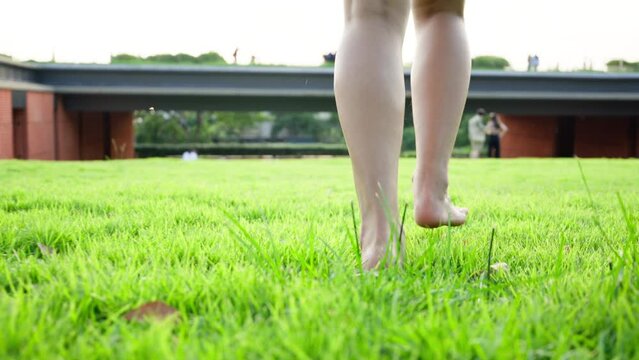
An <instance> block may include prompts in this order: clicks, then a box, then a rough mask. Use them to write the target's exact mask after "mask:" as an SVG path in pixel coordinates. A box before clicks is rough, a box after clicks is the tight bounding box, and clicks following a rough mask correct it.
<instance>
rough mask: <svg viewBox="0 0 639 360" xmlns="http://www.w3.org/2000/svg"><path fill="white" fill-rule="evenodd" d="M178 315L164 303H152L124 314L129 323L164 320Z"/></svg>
mask: <svg viewBox="0 0 639 360" xmlns="http://www.w3.org/2000/svg"><path fill="white" fill-rule="evenodd" d="M177 314H178V311H177V310H175V308H173V307H171V306H170V305H167V304H165V303H163V302H162V301H152V302H149V303H146V304H144V305H141V306H140V307H138V308H135V309H133V310H131V311H129V312H127V313H126V314H124V318H125V319H126V320H129V321H133V320H136V321H142V320H149V319H157V320H163V319H166V318H168V317H170V316H173V315H177Z"/></svg>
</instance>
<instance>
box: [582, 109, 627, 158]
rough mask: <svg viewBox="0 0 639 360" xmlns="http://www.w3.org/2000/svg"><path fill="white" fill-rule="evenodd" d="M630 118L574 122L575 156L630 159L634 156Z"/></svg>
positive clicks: (590, 119)
mask: <svg viewBox="0 0 639 360" xmlns="http://www.w3.org/2000/svg"><path fill="white" fill-rule="evenodd" d="M631 121H633V119H630V118H614V117H613V118H580V119H577V121H576V122H575V155H577V156H580V157H631V156H634V155H635V149H634V144H633V139H632V137H633V134H632V132H634V131H633V130H634V127H633V126H632V124H631Z"/></svg>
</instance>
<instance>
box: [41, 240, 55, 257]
mask: <svg viewBox="0 0 639 360" xmlns="http://www.w3.org/2000/svg"><path fill="white" fill-rule="evenodd" d="M38 249H40V252H41V253H42V255H44V256H49V255H55V250H54V249H53V248H50V247H48V246H46V245H44V244H42V243H38Z"/></svg>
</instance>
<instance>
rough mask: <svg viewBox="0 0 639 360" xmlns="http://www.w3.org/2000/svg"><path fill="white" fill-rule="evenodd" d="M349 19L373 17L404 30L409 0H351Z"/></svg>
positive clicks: (408, 10)
mask: <svg viewBox="0 0 639 360" xmlns="http://www.w3.org/2000/svg"><path fill="white" fill-rule="evenodd" d="M350 6H351V9H350V16H349V18H350V19H349V20H350V21H357V20H367V19H375V20H378V21H382V22H384V23H386V24H388V25H391V26H393V27H396V28H397V29H399V30H400V31H402V32H403V31H404V29H405V28H406V23H407V21H408V13H409V12H410V1H409V0H353V1H352V2H351V4H350Z"/></svg>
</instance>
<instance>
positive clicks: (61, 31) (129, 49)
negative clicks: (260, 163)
mask: <svg viewBox="0 0 639 360" xmlns="http://www.w3.org/2000/svg"><path fill="white" fill-rule="evenodd" d="M2 2H3V4H2V6H0V11H1V13H0V53H3V54H7V55H11V56H13V57H14V58H16V59H18V60H28V59H34V60H50V59H51V57H52V54H53V53H55V58H56V60H57V61H58V62H108V61H109V56H110V55H111V54H118V53H130V54H135V55H142V56H147V55H152V54H157V53H178V52H184V53H190V54H193V55H198V54H200V53H203V52H208V51H217V52H219V53H220V54H221V55H223V56H224V57H225V58H226V59H227V60H228V61H231V59H232V53H233V51H234V49H235V48H236V47H238V48H239V55H240V58H239V60H240V62H241V63H247V62H249V59H250V57H251V55H255V56H256V57H257V61H258V62H260V63H275V64H288V65H317V64H320V63H321V62H322V54H324V53H327V52H330V51H335V50H336V48H337V46H338V42H339V38H340V34H341V31H342V19H343V14H342V1H341V0H180V1H172V0H169V1H167V0H110V1H105V0H56V1H52V0H4V1H2ZM466 24H467V28H468V33H469V37H470V43H471V52H472V54H473V56H477V55H484V54H491V55H499V56H503V57H505V58H507V59H508V60H509V61H510V62H511V64H512V65H513V67H514V68H515V69H519V70H523V69H525V67H526V59H527V56H528V54H533V53H536V54H538V55H539V57H540V59H541V68H542V69H544V68H546V69H548V68H552V69H554V68H556V67H557V66H558V65H559V67H560V69H562V70H571V69H575V68H580V67H582V66H583V64H584V63H588V64H589V63H592V65H593V66H594V68H595V69H604V66H605V65H604V64H605V63H606V61H608V60H610V59H613V58H625V59H627V60H631V61H639V0H466ZM415 45H416V44H415V37H414V36H413V32H412V22H411V23H410V24H409V28H408V32H407V36H406V42H405V49H404V59H405V62H406V63H410V62H411V60H412V56H413V48H414V47H415Z"/></svg>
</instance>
